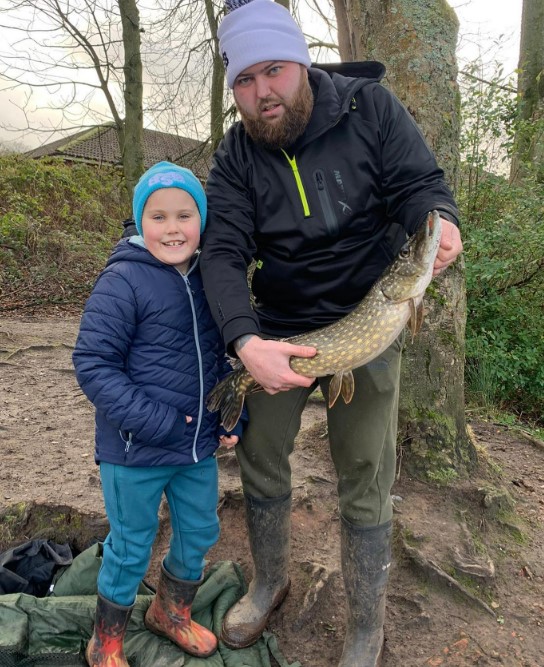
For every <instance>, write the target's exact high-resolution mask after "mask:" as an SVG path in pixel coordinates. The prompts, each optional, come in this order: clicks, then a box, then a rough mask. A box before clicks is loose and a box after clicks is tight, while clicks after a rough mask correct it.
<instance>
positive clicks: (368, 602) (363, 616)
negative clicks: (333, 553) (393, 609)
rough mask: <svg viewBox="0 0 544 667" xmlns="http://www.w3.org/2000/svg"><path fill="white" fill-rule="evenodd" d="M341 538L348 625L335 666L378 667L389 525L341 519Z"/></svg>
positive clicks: (386, 571)
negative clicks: (367, 525)
mask: <svg viewBox="0 0 544 667" xmlns="http://www.w3.org/2000/svg"><path fill="white" fill-rule="evenodd" d="M341 538H342V539H341V555H342V572H343V574H344V586H345V589H346V599H347V624H346V639H345V641H344V650H343V652H342V658H341V659H340V663H339V665H338V667H379V665H380V664H381V658H382V652H383V643H384V636H383V622H384V618H385V591H386V587H387V579H388V577H389V567H390V564H391V522H389V523H386V524H383V525H382V526H376V527H375V528H360V527H359V526H354V525H353V524H351V523H349V522H348V521H346V520H345V519H344V517H342V523H341Z"/></svg>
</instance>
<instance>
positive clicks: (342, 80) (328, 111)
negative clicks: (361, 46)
mask: <svg viewBox="0 0 544 667" xmlns="http://www.w3.org/2000/svg"><path fill="white" fill-rule="evenodd" d="M308 71H309V80H310V85H311V86H312V89H313V91H314V96H315V101H314V109H313V112H312V116H311V118H310V122H309V123H308V126H307V128H306V130H305V131H304V133H303V134H302V136H301V137H300V138H299V139H298V140H297V141H296V142H295V147H299V146H300V145H302V144H305V143H306V142H308V141H312V140H314V139H315V138H316V136H318V135H319V134H321V133H322V132H325V131H326V130H328V129H329V128H330V127H332V126H333V125H335V124H336V123H337V122H338V121H339V120H340V117H341V116H342V115H343V114H345V113H347V112H348V111H349V107H350V103H351V100H352V99H353V97H354V96H355V95H356V93H357V92H358V91H359V90H361V88H364V87H365V86H367V85H368V84H371V83H379V82H380V81H381V80H382V78H383V77H384V75H385V66H384V65H382V63H379V62H377V61H373V60H369V61H365V62H349V63H327V64H323V65H313V66H312V67H311V68H310V69H309V70H308Z"/></svg>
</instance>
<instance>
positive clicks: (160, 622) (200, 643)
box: [144, 565, 217, 658]
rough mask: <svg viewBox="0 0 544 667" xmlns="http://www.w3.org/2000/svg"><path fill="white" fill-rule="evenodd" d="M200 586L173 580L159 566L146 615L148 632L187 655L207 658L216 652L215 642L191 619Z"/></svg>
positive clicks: (192, 582)
mask: <svg viewBox="0 0 544 667" xmlns="http://www.w3.org/2000/svg"><path fill="white" fill-rule="evenodd" d="M201 583H202V579H199V580H198V581H185V580H183V579H176V577H174V576H173V575H171V574H170V573H169V572H168V571H167V570H166V569H165V567H164V565H162V566H161V574H160V577H159V585H158V587H157V594H156V595H155V597H154V598H153V602H152V603H151V605H150V606H149V609H148V610H147V612H146V615H145V618H144V623H145V625H146V627H147V628H148V630H151V631H152V632H154V633H155V634H157V635H162V636H163V637H168V639H170V640H171V641H173V642H174V644H177V645H178V646H179V647H180V648H181V649H183V650H184V651H185V652H186V653H189V654H190V655H194V656H196V657H198V658H207V657H208V656H209V655H212V653H215V651H216V649H217V638H216V636H215V635H214V634H213V632H210V630H208V629H207V628H205V627H204V626H203V625H200V624H199V623H197V622H196V621H193V620H192V619H191V607H192V605H193V600H194V599H195V595H196V592H197V590H198V588H199V586H200V584H201Z"/></svg>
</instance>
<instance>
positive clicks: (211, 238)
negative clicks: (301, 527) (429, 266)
mask: <svg viewBox="0 0 544 667" xmlns="http://www.w3.org/2000/svg"><path fill="white" fill-rule="evenodd" d="M226 4H227V10H230V13H228V14H227V15H226V17H225V18H224V19H223V21H222V23H221V25H220V28H219V33H218V34H219V41H220V48H221V52H222V55H223V60H224V63H225V68H226V74H227V83H228V85H229V86H230V87H231V88H232V89H233V93H234V99H235V101H236V105H237V107H238V110H239V112H240V115H241V118H242V120H241V122H239V123H235V124H234V125H233V126H232V127H231V128H230V129H229V131H228V132H227V134H226V135H225V138H224V140H223V141H222V143H221V145H220V146H219V148H218V150H217V152H216V154H215V158H214V163H213V166H212V169H211V172H210V175H209V179H208V183H207V195H208V203H209V223H208V227H207V230H206V234H205V238H204V244H203V251H202V262H201V267H202V274H203V277H204V284H205V290H206V294H207V298H208V300H209V303H210V306H211V309H212V312H213V314H214V317H215V319H216V321H217V324H218V325H219V327H220V329H221V331H222V335H223V338H224V340H225V343H226V345H227V346H228V349H229V350H230V351H231V352H232V353H233V354H236V355H237V356H238V357H239V358H240V359H241V361H242V362H243V363H244V365H245V366H246V368H247V369H248V371H249V372H250V373H251V375H252V376H253V377H254V378H255V380H256V381H257V382H258V383H260V384H261V385H262V387H263V388H264V390H265V391H264V392H259V393H255V394H253V395H251V396H249V397H248V398H247V407H248V410H249V426H248V428H247V430H246V433H245V435H244V437H243V439H242V441H241V442H240V444H239V445H238V446H237V457H238V461H239V464H240V469H241V478H242V483H243V488H244V495H245V502H246V517H247V524H248V530H249V538H250V546H251V552H252V556H253V562H254V569H255V573H254V577H253V580H252V581H251V583H250V586H249V590H248V593H247V595H245V596H244V597H243V598H242V599H241V600H240V601H239V602H238V603H237V604H236V605H234V606H233V607H232V609H231V610H230V611H229V613H228V614H227V615H226V617H225V620H224V624H223V628H222V635H221V638H222V640H223V641H224V642H225V644H227V646H230V647H231V648H241V647H244V646H248V645H250V644H251V643H253V642H254V641H256V640H257V638H258V637H259V636H260V634H261V632H262V631H263V629H264V627H265V626H266V623H267V621H268V618H269V616H270V614H271V612H272V611H273V610H274V609H275V608H276V607H277V606H278V605H280V604H281V602H282V601H283V599H284V598H285V596H286V594H287V592H288V589H289V576H288V563H289V533H290V508H291V470H290V466H289V455H290V453H291V452H292V450H293V444H294V439H295V436H296V434H297V432H298V430H299V428H300V419H301V413H302V411H303V409H304V406H305V404H306V401H307V399H308V397H309V395H310V394H311V393H312V391H313V390H314V389H315V387H316V386H317V381H315V380H314V379H311V378H306V377H302V376H300V375H298V374H296V373H294V372H293V371H292V370H291V369H290V367H289V358H290V357H291V356H300V357H310V356H313V355H314V354H315V349H313V348H311V347H301V346H294V345H291V344H289V343H286V342H282V341H279V340H277V339H278V338H282V337H287V336H291V335H294V334H299V333H302V332H305V331H309V330H312V329H316V328H318V327H320V326H324V325H327V324H331V323H332V322H334V321H336V320H338V319H339V318H341V317H343V316H344V315H346V314H347V313H349V312H350V311H351V310H352V309H353V308H354V307H355V306H356V305H357V303H359V302H360V301H361V299H362V298H363V296H364V295H365V294H366V292H368V290H369V289H370V287H371V285H372V284H373V283H374V282H375V281H376V280H377V279H378V278H379V276H380V275H381V274H382V273H383V271H384V269H385V268H386V267H387V265H388V264H389V263H390V262H391V261H392V259H393V257H394V256H395V254H396V252H397V251H398V250H399V248H400V245H401V244H402V243H403V242H404V240H405V239H406V236H407V235H411V234H413V233H414V231H415V230H416V229H417V227H418V225H419V224H421V223H422V221H423V220H424V219H425V218H426V216H427V213H428V212H429V211H430V210H433V209H437V210H438V211H439V212H440V214H441V217H442V226H443V232H442V238H441V246H440V249H439V252H438V257H437V260H436V263H435V267H434V269H435V270H434V273H435V274H437V273H440V272H441V271H443V270H444V269H445V268H446V267H447V266H448V265H449V264H451V263H452V262H453V261H454V260H455V258H456V257H457V255H458V254H459V253H460V252H461V250H462V244H461V238H460V235H459V230H458V227H457V215H458V213H457V207H456V205H455V202H454V200H453V197H452V194H451V192H450V190H449V188H448V187H447V185H446V184H445V183H444V180H443V172H442V170H441V169H439V167H438V166H437V164H436V161H435V159H434V157H433V155H432V153H431V151H430V150H429V148H428V147H427V145H426V144H425V141H424V139H423V137H422V135H421V132H420V131H419V129H418V128H417V126H416V125H415V123H414V122H413V120H412V119H411V117H410V115H409V114H408V113H407V111H406V110H405V108H404V107H403V106H402V105H401V104H400V102H399V101H398V100H397V99H396V98H395V97H394V96H393V95H392V94H391V93H390V92H388V91H387V90H386V89H385V88H384V87H383V86H382V85H381V84H380V83H379V81H380V79H381V78H382V77H383V75H384V72H385V69H384V67H383V65H381V64H380V63H362V64H360V70H361V75H360V76H358V77H357V78H350V77H345V76H340V75H339V74H332V75H329V74H328V73H327V72H325V71H323V70H321V69H317V68H314V67H311V62H310V57H309V54H308V48H307V46H306V43H305V41H304V37H303V35H302V32H301V31H300V29H299V28H298V26H297V25H296V23H295V22H294V20H293V19H292V17H291V16H290V14H289V12H288V11H287V10H286V9H285V8H283V7H282V6H281V5H279V4H278V3H275V2H272V1H271V0H253V1H249V0H227V3H226ZM252 260H254V261H255V271H254V273H253V278H252V292H253V296H254V302H253V303H252V302H251V299H250V292H249V290H248V285H247V278H246V275H247V267H248V265H249V264H250V262H251V261H252ZM274 339H276V340H274ZM401 346H402V337H400V338H399V340H397V341H396V342H395V343H394V344H393V345H391V347H390V348H389V349H387V350H386V351H385V352H384V353H383V354H382V355H380V356H379V357H378V358H377V359H376V360H374V361H373V362H371V363H369V364H367V365H366V366H363V367H361V368H359V369H356V370H355V371H354V373H353V374H354V377H355V394H354V397H353V399H352V401H351V402H350V403H349V404H348V405H346V404H345V403H344V402H343V401H336V403H335V405H334V407H332V408H330V409H328V410H327V421H328V430H329V441H330V450H331V456H332V459H333V462H334V465H335V468H336V472H337V474H338V495H339V509H340V518H341V522H340V523H341V561H342V570H343V575H344V583H345V588H346V595H347V607H348V609H347V631H346V638H345V642H344V649H343V653H342V657H341V660H340V663H339V665H340V667H355V666H358V667H374V666H375V665H378V664H379V661H380V655H381V653H382V648H383V637H384V635H383V622H384V614H385V593H386V585H387V576H388V570H389V566H390V543H391V519H392V505H391V496H390V491H391V486H392V484H393V479H394V472H395V446H396V430H397V407H398V391H399V373H400V355H401ZM329 381H330V378H320V379H319V384H320V386H321V389H322V391H323V394H324V395H325V396H327V393H328V387H329Z"/></svg>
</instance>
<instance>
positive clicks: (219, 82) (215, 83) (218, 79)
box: [206, 0, 225, 151]
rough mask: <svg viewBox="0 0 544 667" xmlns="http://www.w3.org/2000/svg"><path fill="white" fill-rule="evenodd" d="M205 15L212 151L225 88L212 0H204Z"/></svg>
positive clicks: (217, 137) (220, 130)
mask: <svg viewBox="0 0 544 667" xmlns="http://www.w3.org/2000/svg"><path fill="white" fill-rule="evenodd" d="M206 16H207V17H208V25H209V26H210V32H211V36H212V45H213V66H212V86H211V91H210V95H211V99H210V143H211V149H212V151H215V149H216V148H217V147H218V146H219V143H220V142H221V139H222V138H223V113H224V112H223V93H224V90H225V69H224V67H223V59H222V58H221V53H220V51H219V40H218V39H217V16H216V14H215V7H214V3H213V1H212V0H206Z"/></svg>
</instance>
